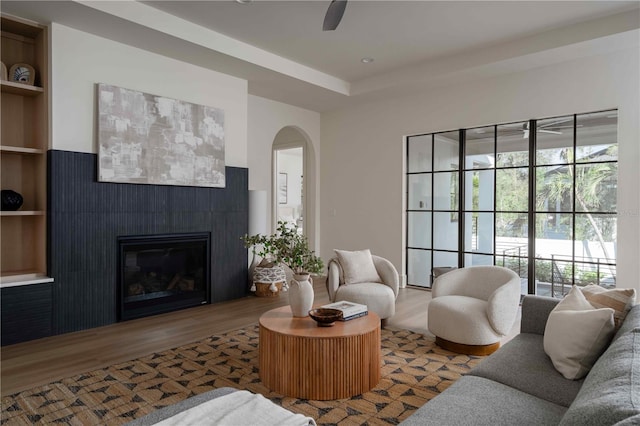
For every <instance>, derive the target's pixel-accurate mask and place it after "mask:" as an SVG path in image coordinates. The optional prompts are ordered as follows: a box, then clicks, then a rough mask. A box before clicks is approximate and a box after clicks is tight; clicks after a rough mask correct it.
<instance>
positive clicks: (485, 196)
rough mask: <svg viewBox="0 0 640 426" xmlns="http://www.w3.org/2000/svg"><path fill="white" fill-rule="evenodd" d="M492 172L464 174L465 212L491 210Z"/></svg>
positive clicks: (482, 171) (480, 171)
mask: <svg viewBox="0 0 640 426" xmlns="http://www.w3.org/2000/svg"><path fill="white" fill-rule="evenodd" d="M493 176H494V171H493V170H476V171H472V172H465V192H464V194H465V210H475V211H478V210H484V211H491V210H493V189H494V179H493Z"/></svg>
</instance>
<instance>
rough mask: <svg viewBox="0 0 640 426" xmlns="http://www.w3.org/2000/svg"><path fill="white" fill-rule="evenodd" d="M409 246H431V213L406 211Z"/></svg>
mask: <svg viewBox="0 0 640 426" xmlns="http://www.w3.org/2000/svg"><path fill="white" fill-rule="evenodd" d="M407 216H408V234H409V241H408V243H409V247H416V248H431V213H430V212H409V213H408V215H407Z"/></svg>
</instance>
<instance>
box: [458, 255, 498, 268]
mask: <svg viewBox="0 0 640 426" xmlns="http://www.w3.org/2000/svg"><path fill="white" fill-rule="evenodd" d="M478 265H493V256H487V255H484V254H465V255H464V266H465V267H466V266H478Z"/></svg>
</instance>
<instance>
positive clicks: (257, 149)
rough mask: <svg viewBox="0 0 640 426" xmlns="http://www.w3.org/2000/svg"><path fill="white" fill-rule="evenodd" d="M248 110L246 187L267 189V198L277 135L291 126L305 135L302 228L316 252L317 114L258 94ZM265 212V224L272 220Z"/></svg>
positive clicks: (270, 192) (270, 185) (318, 149)
mask: <svg viewBox="0 0 640 426" xmlns="http://www.w3.org/2000/svg"><path fill="white" fill-rule="evenodd" d="M248 111H249V113H248V117H249V120H248V121H249V124H248V141H249V142H248V158H247V159H248V165H249V189H262V190H266V191H267V192H268V199H269V200H272V197H273V191H272V187H273V180H272V179H273V176H272V146H273V142H274V140H275V138H276V135H277V134H278V132H279V131H280V130H282V129H283V128H285V127H288V126H292V127H295V128H296V129H297V130H298V131H300V132H301V133H302V134H303V135H305V136H306V137H307V142H308V146H307V148H306V149H305V152H306V156H307V164H306V167H307V171H306V174H305V181H306V188H307V193H306V194H305V195H306V196H307V207H306V212H305V216H306V217H305V219H306V221H307V224H306V225H305V226H306V229H305V230H306V233H307V236H308V237H309V241H310V243H311V246H312V247H313V249H314V250H316V251H318V252H319V244H320V238H319V220H316V218H317V214H318V211H319V210H318V209H319V207H318V206H319V197H320V180H319V179H318V178H316V176H317V174H318V170H319V161H320V114H319V113H317V112H314V111H309V110H306V109H303V108H298V107H294V106H291V105H287V104H283V103H281V102H276V101H272V100H269V99H265V98H261V97H258V96H249V107H248ZM307 176H308V180H307ZM267 215H268V222H267V223H272V219H271V215H272V212H271V211H269V212H267Z"/></svg>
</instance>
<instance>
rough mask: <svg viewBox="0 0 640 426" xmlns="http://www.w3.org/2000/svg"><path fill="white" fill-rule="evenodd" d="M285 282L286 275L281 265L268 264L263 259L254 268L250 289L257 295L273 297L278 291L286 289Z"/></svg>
mask: <svg viewBox="0 0 640 426" xmlns="http://www.w3.org/2000/svg"><path fill="white" fill-rule="evenodd" d="M263 265H264V266H263ZM286 282H287V275H286V273H285V271H284V268H283V267H282V266H279V265H274V264H272V263H271V264H268V263H267V262H264V260H263V263H260V265H258V266H256V267H255V268H254V271H253V286H252V287H251V291H253V292H255V293H256V296H258V297H274V296H277V295H278V294H279V293H280V291H287V289H288V286H286Z"/></svg>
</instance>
